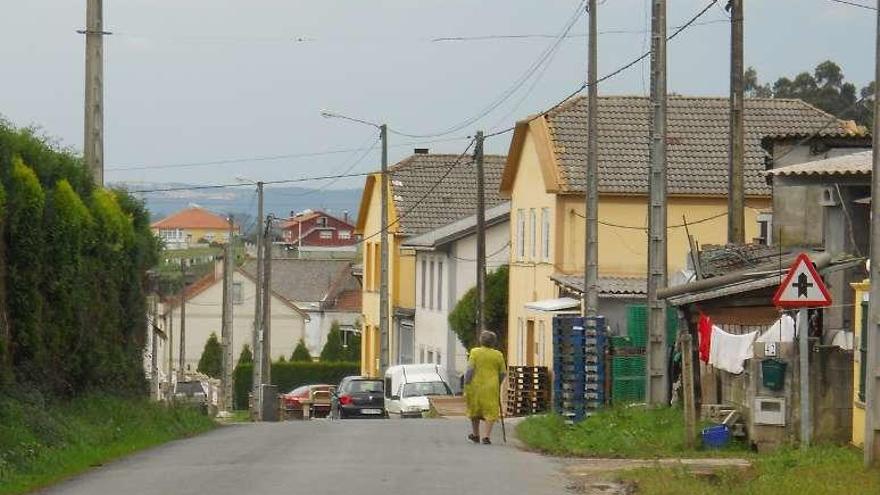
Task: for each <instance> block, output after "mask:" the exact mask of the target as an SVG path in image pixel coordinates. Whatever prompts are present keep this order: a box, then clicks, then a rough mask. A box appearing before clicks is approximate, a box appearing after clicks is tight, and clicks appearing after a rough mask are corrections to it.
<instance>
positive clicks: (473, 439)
mask: <svg viewBox="0 0 880 495" xmlns="http://www.w3.org/2000/svg"><path fill="white" fill-rule="evenodd" d="M468 440H470V441H471V442H474V443H480V437H478V436H477V435H474V434H473V433H471V434H470V435H468Z"/></svg>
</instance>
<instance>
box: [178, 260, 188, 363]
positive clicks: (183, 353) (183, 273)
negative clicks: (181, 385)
mask: <svg viewBox="0 0 880 495" xmlns="http://www.w3.org/2000/svg"><path fill="white" fill-rule="evenodd" d="M180 276H181V277H182V278H183V287H182V288H181V289H180V362H178V363H177V364H178V369H179V370H180V373H181V375H182V374H183V373H184V372H185V371H186V261H185V260H184V259H183V258H181V259H180Z"/></svg>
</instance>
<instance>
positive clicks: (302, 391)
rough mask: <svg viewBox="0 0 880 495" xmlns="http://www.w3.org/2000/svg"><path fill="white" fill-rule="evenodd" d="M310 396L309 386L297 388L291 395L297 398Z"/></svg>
mask: <svg viewBox="0 0 880 495" xmlns="http://www.w3.org/2000/svg"><path fill="white" fill-rule="evenodd" d="M308 394H309V387H308V385H306V386H303V387H297V388H295V389H293V390H291V391H290V395H295V396H306V395H308Z"/></svg>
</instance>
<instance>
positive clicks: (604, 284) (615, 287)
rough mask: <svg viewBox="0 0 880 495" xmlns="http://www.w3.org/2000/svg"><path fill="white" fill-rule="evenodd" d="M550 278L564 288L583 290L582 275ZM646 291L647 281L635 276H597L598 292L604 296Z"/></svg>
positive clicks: (625, 295) (645, 292) (624, 295)
mask: <svg viewBox="0 0 880 495" xmlns="http://www.w3.org/2000/svg"><path fill="white" fill-rule="evenodd" d="M550 278H551V279H552V280H553V281H554V282H556V283H558V284H560V285H562V286H564V287H565V288H567V289H569V290H572V291H575V292H578V293H583V292H584V276H583V275H564V274H559V273H557V274H554V275H551V276H550ZM647 293H648V286H647V282H646V281H645V279H643V278H636V277H599V294H600V295H602V296H604V297H628V296H632V297H643V296H644V295H645V294H647Z"/></svg>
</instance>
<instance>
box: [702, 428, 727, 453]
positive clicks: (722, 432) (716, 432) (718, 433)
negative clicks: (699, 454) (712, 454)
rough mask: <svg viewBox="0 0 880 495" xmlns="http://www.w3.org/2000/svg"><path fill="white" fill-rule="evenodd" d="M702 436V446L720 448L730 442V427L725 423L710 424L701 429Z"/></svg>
mask: <svg viewBox="0 0 880 495" xmlns="http://www.w3.org/2000/svg"><path fill="white" fill-rule="evenodd" d="M702 437H703V447H704V448H707V449H720V448H722V447H724V446H725V445H727V444H728V443H729V442H730V428H728V427H727V425H717V426H710V427H708V428H704V429H703V432H702Z"/></svg>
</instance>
